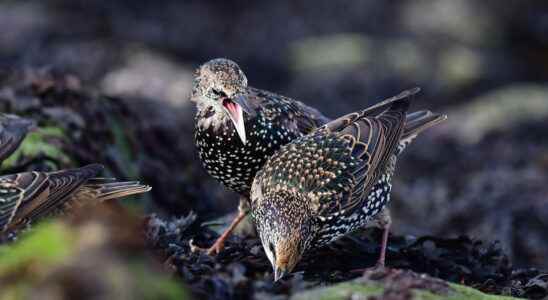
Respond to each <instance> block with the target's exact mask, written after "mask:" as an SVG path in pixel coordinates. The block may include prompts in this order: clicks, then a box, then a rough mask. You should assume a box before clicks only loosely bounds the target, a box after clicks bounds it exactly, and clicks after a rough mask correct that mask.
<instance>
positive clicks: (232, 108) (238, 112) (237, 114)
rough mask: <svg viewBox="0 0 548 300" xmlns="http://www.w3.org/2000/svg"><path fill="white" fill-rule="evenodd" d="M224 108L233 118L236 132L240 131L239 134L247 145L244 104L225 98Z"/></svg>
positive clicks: (231, 118)
mask: <svg viewBox="0 0 548 300" xmlns="http://www.w3.org/2000/svg"><path fill="white" fill-rule="evenodd" d="M223 108H224V109H225V111H226V113H227V114H228V116H229V117H230V120H232V123H233V124H234V127H236V132H237V133H238V136H239V137H240V139H241V140H242V143H244V145H245V143H246V142H247V139H246V135H245V126H244V113H243V109H242V105H240V104H239V103H237V102H235V101H233V100H231V99H225V100H223Z"/></svg>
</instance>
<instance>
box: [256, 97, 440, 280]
mask: <svg viewBox="0 0 548 300" xmlns="http://www.w3.org/2000/svg"><path fill="white" fill-rule="evenodd" d="M418 91H419V89H418V88H416V89H412V90H408V91H405V92H403V93H401V94H400V95H398V96H395V97H392V98H390V99H387V100H385V101H383V102H381V103H379V104H377V105H375V106H373V107H370V108H368V109H366V110H363V111H361V112H356V113H352V114H349V115H346V116H344V117H341V118H339V119H336V120H334V121H332V122H329V123H327V124H326V125H324V126H322V127H320V128H319V129H317V130H316V131H314V132H313V133H311V134H309V135H307V136H304V137H301V138H298V139H296V140H294V141H292V142H291V143H289V144H287V145H285V146H283V147H282V148H281V149H280V150H279V151H278V152H276V153H275V154H274V155H273V156H271V157H270V158H269V159H268V161H267V163H266V164H265V165H264V167H263V168H262V169H261V171H259V172H258V173H257V176H256V178H255V180H254V182H253V186H252V189H251V214H252V217H253V220H254V222H255V224H256V227H257V231H258V232H259V236H260V238H261V241H262V244H263V247H264V249H265V252H266V254H267V256H268V258H269V260H270V262H271V263H272V266H273V268H274V273H275V280H278V279H280V278H281V277H282V276H283V275H284V274H287V273H289V272H291V271H292V270H293V268H294V267H295V265H296V264H297V262H298V261H299V260H300V259H301V257H302V255H303V253H304V252H305V251H306V250H308V249H310V248H313V247H319V246H322V245H325V244H327V243H330V242H332V241H334V240H335V239H338V238H340V237H342V236H343V235H346V234H348V233H350V232H352V231H355V230H356V229H359V228H362V227H368V226H371V225H374V224H371V222H373V223H376V224H377V225H380V226H382V227H384V229H385V230H384V234H383V243H382V245H381V257H380V258H379V264H380V265H383V264H384V252H385V249H386V242H387V238H388V227H389V225H390V218H389V215H388V212H387V211H386V210H385V206H386V204H387V203H388V202H389V201H390V190H391V188H392V186H391V178H392V174H393V173H394V169H395V164H396V158H397V155H398V154H399V153H400V152H401V151H403V150H404V149H405V147H406V146H407V144H408V143H409V142H411V140H412V139H414V138H415V137H416V136H417V134H418V133H419V132H421V131H422V130H424V129H426V128H428V127H431V126H433V125H435V124H437V123H439V122H441V121H442V120H444V119H445V118H446V116H445V115H438V114H434V113H432V112H430V111H419V112H415V113H411V114H408V115H406V111H407V109H408V107H409V99H410V97H411V96H412V95H414V94H416V93H417V92H418Z"/></svg>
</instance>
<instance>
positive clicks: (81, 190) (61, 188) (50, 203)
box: [0, 164, 150, 233]
mask: <svg viewBox="0 0 548 300" xmlns="http://www.w3.org/2000/svg"><path fill="white" fill-rule="evenodd" d="M102 170H103V166H102V165H99V164H91V165H87V166H85V167H82V168H78V169H70V170H61V171H56V172H48V173H46V172H25V173H19V174H13V175H5V176H0V233H1V232H5V231H12V230H14V229H17V228H19V227H21V226H23V225H25V224H28V223H30V222H33V221H36V220H38V219H40V218H43V217H46V216H50V215H54V214H59V213H66V212H70V211H71V210H73V209H75V208H77V207H81V206H84V205H87V204H92V203H98V202H101V201H105V200H109V199H113V198H120V197H125V196H129V195H133V194H139V193H144V192H147V191H149V190H150V187H149V186H146V185H141V184H139V182H135V181H127V182H119V181H116V180H114V179H112V178H94V177H95V176H97V174H99V172H101V171H102Z"/></svg>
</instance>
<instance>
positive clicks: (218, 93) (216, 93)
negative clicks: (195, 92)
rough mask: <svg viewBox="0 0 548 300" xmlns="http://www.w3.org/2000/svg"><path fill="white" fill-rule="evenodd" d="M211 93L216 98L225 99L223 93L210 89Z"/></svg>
mask: <svg viewBox="0 0 548 300" xmlns="http://www.w3.org/2000/svg"><path fill="white" fill-rule="evenodd" d="M211 92H212V93H213V94H214V95H215V96H218V97H226V94H225V93H224V92H223V91H220V90H218V89H211Z"/></svg>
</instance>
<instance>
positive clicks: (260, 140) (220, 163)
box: [195, 115, 297, 196]
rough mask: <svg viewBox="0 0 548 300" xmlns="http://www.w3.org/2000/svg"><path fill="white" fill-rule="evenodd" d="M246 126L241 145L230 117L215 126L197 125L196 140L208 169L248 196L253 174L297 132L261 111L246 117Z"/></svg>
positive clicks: (231, 187) (203, 162) (229, 186)
mask: <svg viewBox="0 0 548 300" xmlns="http://www.w3.org/2000/svg"><path fill="white" fill-rule="evenodd" d="M245 129H246V134H247V143H246V144H245V145H244V144H243V143H242V141H241V140H240V138H239V136H238V134H237V132H236V129H235V128H234V125H233V124H232V123H231V121H230V120H227V122H225V123H224V124H222V125H221V126H219V127H218V128H217V129H214V126H210V127H209V128H202V127H200V126H199V125H197V126H196V130H195V142H196V146H197V148H198V154H199V156H200V159H201V161H202V164H203V166H204V168H205V169H206V170H207V172H208V173H209V174H210V175H211V176H213V177H214V178H216V179H217V180H219V181H221V182H222V183H223V184H224V185H225V186H226V187H227V188H229V189H230V190H232V191H235V192H237V193H240V194H243V195H246V196H247V195H248V194H249V190H250V188H251V184H252V182H253V179H254V178H255V174H256V173H257V171H258V170H260V168H261V167H262V166H263V165H264V163H265V162H266V160H267V159H268V157H270V156H271V155H272V154H273V153H274V152H275V151H276V150H278V149H279V148H280V147H281V146H282V145H284V144H287V143H288V142H290V141H291V140H293V139H294V138H296V137H297V135H296V134H295V133H293V132H291V131H289V130H286V129H285V128H280V127H279V126H274V125H273V124H271V123H268V122H266V121H265V119H264V118H263V117H261V116H260V115H259V116H258V117H257V118H255V119H254V120H251V121H250V120H247V121H246V123H245Z"/></svg>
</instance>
